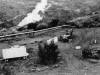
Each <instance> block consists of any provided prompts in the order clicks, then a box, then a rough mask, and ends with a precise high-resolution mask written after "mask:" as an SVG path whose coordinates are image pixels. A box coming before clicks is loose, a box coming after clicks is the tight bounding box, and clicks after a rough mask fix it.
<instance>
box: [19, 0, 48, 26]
mask: <svg viewBox="0 0 100 75" xmlns="http://www.w3.org/2000/svg"><path fill="white" fill-rule="evenodd" d="M46 7H47V0H41V2H39V3H38V4H37V5H36V6H35V9H34V10H33V11H32V12H31V13H28V14H27V16H26V17H25V18H24V19H23V20H22V21H21V22H20V23H19V24H18V26H19V27H23V26H25V25H27V24H29V23H35V22H37V21H40V20H42V18H43V16H41V15H40V14H39V12H42V13H44V12H45V10H46Z"/></svg>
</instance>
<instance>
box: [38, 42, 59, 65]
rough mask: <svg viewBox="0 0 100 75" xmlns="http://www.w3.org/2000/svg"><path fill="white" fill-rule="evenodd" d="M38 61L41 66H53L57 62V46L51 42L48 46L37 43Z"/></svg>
mask: <svg viewBox="0 0 100 75" xmlns="http://www.w3.org/2000/svg"><path fill="white" fill-rule="evenodd" d="M38 47H39V51H38V56H39V61H40V64H43V65H51V64H55V63H56V62H57V60H58V54H59V51H58V46H57V45H55V44H54V42H53V41H52V42H51V43H50V44H49V45H48V44H47V43H43V42H42V43H39V46H38Z"/></svg>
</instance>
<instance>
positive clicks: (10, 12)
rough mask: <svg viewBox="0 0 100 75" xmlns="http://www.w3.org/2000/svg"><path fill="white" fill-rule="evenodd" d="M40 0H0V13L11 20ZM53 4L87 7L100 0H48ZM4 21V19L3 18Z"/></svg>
mask: <svg viewBox="0 0 100 75" xmlns="http://www.w3.org/2000/svg"><path fill="white" fill-rule="evenodd" d="M38 1H40V0H28V1H27V0H0V13H1V15H0V16H1V17H0V19H1V18H2V13H3V14H5V15H4V17H3V19H6V20H9V19H12V18H13V17H15V16H18V15H26V14H27V13H28V12H30V11H31V10H32V9H33V8H34V6H35V5H36V3H37V2H38ZM48 1H49V2H50V3H52V4H56V5H60V6H62V7H63V8H64V9H76V8H87V7H88V6H93V5H96V4H97V2H98V1H99V0H91V1H90V0H48ZM1 21H2V20H1Z"/></svg>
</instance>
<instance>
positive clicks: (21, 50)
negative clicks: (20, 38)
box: [2, 45, 29, 59]
mask: <svg viewBox="0 0 100 75" xmlns="http://www.w3.org/2000/svg"><path fill="white" fill-rule="evenodd" d="M28 55H29V54H28V53H27V52H26V47H25V46H18V45H15V46H13V47H11V48H7V49H3V50H2V56H3V59H8V58H16V57H23V56H28Z"/></svg>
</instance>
